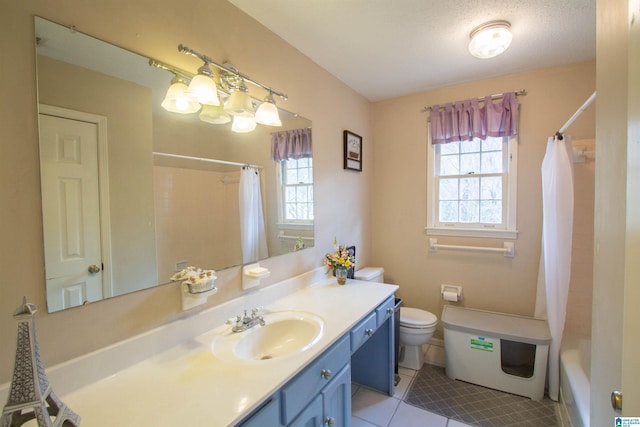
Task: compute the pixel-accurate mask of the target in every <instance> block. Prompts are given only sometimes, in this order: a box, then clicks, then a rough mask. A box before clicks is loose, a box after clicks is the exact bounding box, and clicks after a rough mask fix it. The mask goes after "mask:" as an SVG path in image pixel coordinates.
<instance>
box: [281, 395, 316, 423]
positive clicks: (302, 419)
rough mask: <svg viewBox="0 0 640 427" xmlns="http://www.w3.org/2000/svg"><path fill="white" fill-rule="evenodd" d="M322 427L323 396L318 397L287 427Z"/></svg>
mask: <svg viewBox="0 0 640 427" xmlns="http://www.w3.org/2000/svg"><path fill="white" fill-rule="evenodd" d="M322 425H324V418H323V411H322V395H317V396H316V398H315V399H313V401H311V403H310V404H309V406H307V407H306V408H304V409H303V410H302V412H300V415H298V416H297V417H296V419H295V420H293V421H292V422H291V424H289V425H288V426H287V427H319V426H322Z"/></svg>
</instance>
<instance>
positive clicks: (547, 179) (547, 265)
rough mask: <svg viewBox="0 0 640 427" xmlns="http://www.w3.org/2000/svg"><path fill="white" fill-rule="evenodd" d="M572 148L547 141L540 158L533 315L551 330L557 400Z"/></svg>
mask: <svg viewBox="0 0 640 427" xmlns="http://www.w3.org/2000/svg"><path fill="white" fill-rule="evenodd" d="M572 159H573V150H572V148H571V140H570V138H569V137H566V136H565V137H564V140H558V139H557V138H555V137H552V138H549V140H548V141H547V152H546V154H545V156H544V160H543V161H542V245H541V246H542V250H541V253H540V269H539V272H538V289H537V295H536V307H535V317H538V318H546V319H547V322H548V324H549V330H550V332H551V345H550V347H549V367H548V373H549V377H548V378H547V380H548V384H549V397H550V398H551V399H552V400H555V401H557V400H558V391H559V383H560V343H561V342H562V332H563V329H564V321H565V317H566V313H567V297H568V294H569V281H570V278H571V240H572V235H573V161H572Z"/></svg>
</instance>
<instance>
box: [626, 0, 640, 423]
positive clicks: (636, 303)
mask: <svg viewBox="0 0 640 427" xmlns="http://www.w3.org/2000/svg"><path fill="white" fill-rule="evenodd" d="M628 10H629V13H630V14H631V16H630V19H629V22H630V23H631V25H630V29H629V46H628V60H629V64H628V71H627V72H628V87H627V96H628V101H627V105H628V107H627V108H628V113H627V114H628V116H627V124H628V128H627V227H626V233H625V236H626V240H625V280H624V323H623V331H624V332H623V335H622V339H623V343H622V392H623V395H624V404H623V405H622V414H623V415H624V416H627V417H638V418H640V362H639V357H640V339H638V338H640V310H638V307H640V263H639V262H638V261H639V260H640V191H639V190H638V184H639V183H640V1H639V0H630V1H629V2H628Z"/></svg>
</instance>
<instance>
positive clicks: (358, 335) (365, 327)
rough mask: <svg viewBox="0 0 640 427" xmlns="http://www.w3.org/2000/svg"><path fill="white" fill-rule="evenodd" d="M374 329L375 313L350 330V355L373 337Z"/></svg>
mask: <svg viewBox="0 0 640 427" xmlns="http://www.w3.org/2000/svg"><path fill="white" fill-rule="evenodd" d="M376 327H377V326H376V313H374V312H372V313H370V314H369V315H368V316H367V317H365V318H364V319H362V320H361V321H360V323H358V324H357V325H356V326H354V328H353V329H351V352H352V353H353V352H354V351H356V350H357V349H358V348H359V347H360V346H361V345H362V344H364V342H365V341H367V340H368V339H369V338H370V337H371V335H373V333H374V332H375V331H376Z"/></svg>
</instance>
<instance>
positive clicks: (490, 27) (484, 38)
mask: <svg viewBox="0 0 640 427" xmlns="http://www.w3.org/2000/svg"><path fill="white" fill-rule="evenodd" d="M510 29H511V24H510V23H509V22H508V21H502V20H499V21H489V22H486V23H484V24H482V25H479V26H477V27H476V28H474V29H473V31H471V33H470V34H469V37H470V38H471V41H470V42H469V52H470V53H471V55H473V56H475V57H476V58H481V59H487V58H493V57H495V56H498V55H500V54H501V53H503V52H504V51H505V50H507V48H508V47H509V45H510V44H511V31H510Z"/></svg>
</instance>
